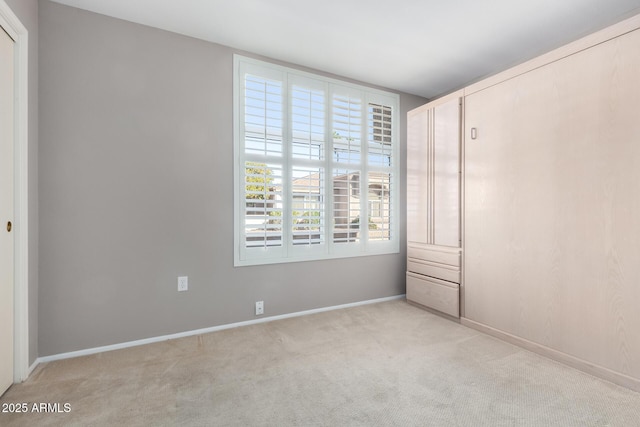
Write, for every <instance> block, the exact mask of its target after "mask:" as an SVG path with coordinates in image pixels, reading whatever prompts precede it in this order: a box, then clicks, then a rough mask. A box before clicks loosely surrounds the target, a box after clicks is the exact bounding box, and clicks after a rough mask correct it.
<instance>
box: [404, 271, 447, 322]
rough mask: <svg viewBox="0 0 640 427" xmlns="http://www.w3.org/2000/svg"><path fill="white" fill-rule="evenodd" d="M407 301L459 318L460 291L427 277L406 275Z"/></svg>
mask: <svg viewBox="0 0 640 427" xmlns="http://www.w3.org/2000/svg"><path fill="white" fill-rule="evenodd" d="M407 300H409V301H413V302H416V303H418V304H420V305H424V306H425V307H429V308H433V309H434V310H438V311H441V312H442V313H446V314H448V315H450V316H453V317H460V289H459V287H458V285H454V284H444V283H442V281H438V280H432V279H429V278H428V277H419V276H417V275H415V274H411V273H407Z"/></svg>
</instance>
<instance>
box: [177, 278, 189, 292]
mask: <svg viewBox="0 0 640 427" xmlns="http://www.w3.org/2000/svg"><path fill="white" fill-rule="evenodd" d="M188 290H189V277H188V276H180V277H178V292H182V291H188Z"/></svg>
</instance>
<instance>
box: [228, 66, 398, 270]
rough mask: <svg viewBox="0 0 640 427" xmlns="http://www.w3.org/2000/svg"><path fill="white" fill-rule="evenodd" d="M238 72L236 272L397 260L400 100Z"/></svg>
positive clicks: (296, 78)
mask: <svg viewBox="0 0 640 427" xmlns="http://www.w3.org/2000/svg"><path fill="white" fill-rule="evenodd" d="M234 70H235V72H234V122H235V135H234V158H235V166H234V171H235V178H234V182H235V188H236V190H235V200H236V202H235V206H236V208H235V212H236V219H235V227H234V229H235V238H234V248H235V256H234V260H235V265H253V264H263V263H273V262H287V261H298V260H311V259H324V258H335V257H343V256H357V255H367V254H379V253H394V252H395V253H397V252H398V251H399V238H398V233H397V229H398V224H397V209H398V206H397V197H398V196H397V194H398V191H397V182H396V181H397V179H396V177H397V176H398V161H397V158H398V153H399V146H398V142H397V141H398V139H397V115H398V96H397V95H393V94H389V93H385V92H381V91H378V90H372V89H369V88H366V87H362V86H357V85H351V84H347V83H344V82H339V81H337V80H333V79H328V78H324V77H321V76H317V75H313V74H309V73H304V72H300V71H297V70H293V69H289V68H285V67H281V66H277V65H273V64H268V63H265V62H262V61H257V60H254V59H250V58H245V57H241V56H238V55H236V56H235V58H234Z"/></svg>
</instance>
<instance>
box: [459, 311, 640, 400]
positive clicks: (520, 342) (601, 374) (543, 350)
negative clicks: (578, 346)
mask: <svg viewBox="0 0 640 427" xmlns="http://www.w3.org/2000/svg"><path fill="white" fill-rule="evenodd" d="M460 323H461V324H463V325H464V326H467V327H469V328H472V329H475V330H477V331H480V332H484V333H485V334H487V335H491V336H493V337H496V338H499V339H501V340H503V341H506V342H508V343H511V344H514V345H517V346H518V347H522V348H524V349H526V350H529V351H531V352H533V353H537V354H539V355H541V356H544V357H548V358H549V359H553V360H555V361H557V362H560V363H564V364H565V365H568V366H570V367H572V368H574V369H577V370H579V371H582V372H586V373H587V374H590V375H593V376H594V377H598V378H600V379H603V380H606V381H609V382H612V383H614V384H617V385H620V386H623V387H626V388H629V389H631V390H634V391H638V392H640V380H638V379H637V378H633V377H630V376H628V375H625V374H622V373H620V372H616V371H612V370H611V369H608V368H605V367H603V366H599V365H596V364H594V363H591V362H587V361H586V360H583V359H580V358H578V357H575V356H571V355H569V354H566V353H563V352H561V351H558V350H554V349H552V348H549V347H546V346H544V345H541V344H538V343H535V342H532V341H529V340H526V339H524V338H520V337H518V336H515V335H511V334H509V333H507V332H503V331H500V330H498V329H495V328H492V327H491V326H487V325H484V324H482V323H478V322H475V321H473V320H470V319H467V318H464V317H462V318H461V319H460Z"/></svg>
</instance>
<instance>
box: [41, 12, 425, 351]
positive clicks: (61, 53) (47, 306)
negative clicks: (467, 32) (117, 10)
mask: <svg viewBox="0 0 640 427" xmlns="http://www.w3.org/2000/svg"><path fill="white" fill-rule="evenodd" d="M40 48H41V49H40V126H41V128H40V135H41V136H42V138H41V139H42V140H41V143H40V277H41V282H42V283H41V285H40V299H39V300H40V313H39V314H40V319H39V320H40V323H39V353H40V355H41V356H46V355H52V354H58V353H63V352H69V351H74V350H80V349H85V348H92V347H96V346H103V345H108V344H114V343H120V342H126V341H130V340H136V339H142V338H148V337H154V336H159V335H164V334H171V333H176V332H181V331H187V330H193V329H197V328H204V327H210V326H215V325H221V324H227V323H232V322H238V321H244V320H250V319H255V316H254V314H253V303H254V301H256V300H264V302H265V315H266V316H273V315H278V314H284V313H291V312H297V311H301V310H308V309H313V308H318V307H326V306H333V305H338V304H345V303H350V302H355V301H362V300H368V299H373V298H381V297H387V296H392V295H398V294H402V293H404V291H405V288H404V270H405V259H404V258H405V253H404V249H403V251H402V253H400V254H397V255H386V256H372V257H360V258H349V259H341V260H331V261H320V262H299V263H290V264H280V265H270V266H256V267H239V268H234V267H233V203H232V202H233V182H232V177H233V173H232V158H233V135H232V54H233V53H234V52H233V50H231V49H230V48H227V47H223V46H220V45H216V44H212V43H207V42H204V41H200V40H196V39H192V38H188V37H184V36H180V35H177V34H173V33H169V32H165V31H161V30H157V29H152V28H149V27H145V26H141V25H137V24H132V23H130V22H125V21H120V20H116V19H112V18H108V17H105V16H101V15H97V14H93V13H89V12H85V11H81V10H77V9H74V8H70V7H66V6H62V5H59V4H55V3H50V2H48V1H43V2H41V3H40ZM424 102H425V100H424V99H422V98H419V97H414V96H410V95H405V94H402V95H401V108H402V111H401V116H402V118H403V122H402V125H401V128H402V130H403V134H402V137H401V139H402V142H403V144H402V158H403V159H404V158H405V156H406V151H405V147H406V144H405V139H406V137H405V134H404V133H405V131H404V129H405V128H406V123H405V121H404V120H405V119H404V118H405V113H406V111H407V110H409V109H411V108H414V107H416V106H418V105H421V104H422V103H424ZM402 170H403V171H404V170H406V165H405V164H404V163H403V166H402ZM403 175H404V174H403ZM404 187H405V185H404V183H403V185H402V188H404ZM404 204H405V199H404V194H403V198H402V206H404ZM402 217H403V218H404V217H405V211H404V209H403V210H402ZM405 234H406V233H405V230H404V221H403V229H402V235H403V236H404V235H405ZM401 246H402V247H404V239H403V241H402V242H401ZM179 275H188V276H189V291H188V292H181V293H178V292H177V291H176V278H177V276H179Z"/></svg>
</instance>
